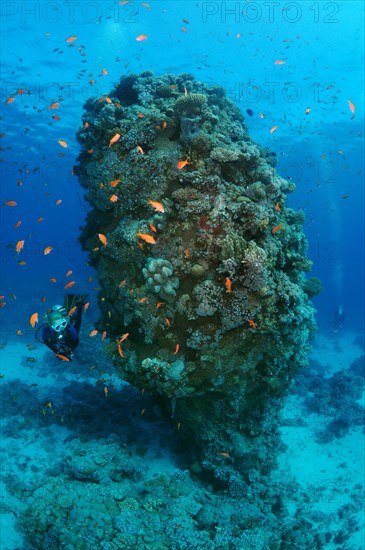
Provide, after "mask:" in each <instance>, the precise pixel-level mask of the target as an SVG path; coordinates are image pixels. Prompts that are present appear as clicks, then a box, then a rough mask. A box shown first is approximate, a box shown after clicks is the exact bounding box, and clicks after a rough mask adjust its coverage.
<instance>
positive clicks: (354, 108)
mask: <svg viewBox="0 0 365 550" xmlns="http://www.w3.org/2000/svg"><path fill="white" fill-rule="evenodd" d="M347 103H348V106H349V109H350V111H351V113H352V114H353V115H354V114H355V111H356V107H355V105H354V104H353V103H352V101H351V99H348V100H347Z"/></svg>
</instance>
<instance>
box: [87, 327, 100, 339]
mask: <svg viewBox="0 0 365 550" xmlns="http://www.w3.org/2000/svg"><path fill="white" fill-rule="evenodd" d="M97 333H98V331H97V330H96V328H94V330H92V331H91V332H90V334H89V336H91V337H92V338H93V337H94V336H96V335H97Z"/></svg>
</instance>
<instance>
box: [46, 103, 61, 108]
mask: <svg viewBox="0 0 365 550" xmlns="http://www.w3.org/2000/svg"><path fill="white" fill-rule="evenodd" d="M59 106H60V104H59V103H58V101H56V102H55V103H52V104H51V105H49V106H48V109H58V107H59Z"/></svg>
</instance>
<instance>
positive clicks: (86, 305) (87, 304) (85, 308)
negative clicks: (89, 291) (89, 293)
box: [84, 302, 90, 312]
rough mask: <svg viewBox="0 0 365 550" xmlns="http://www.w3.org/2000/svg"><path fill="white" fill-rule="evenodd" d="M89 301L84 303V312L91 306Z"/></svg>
mask: <svg viewBox="0 0 365 550" xmlns="http://www.w3.org/2000/svg"><path fill="white" fill-rule="evenodd" d="M89 305H90V304H89V302H86V304H84V312H85V311H86V310H87V309H88V308H89Z"/></svg>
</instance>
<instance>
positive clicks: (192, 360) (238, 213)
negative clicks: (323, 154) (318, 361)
mask: <svg viewBox="0 0 365 550" xmlns="http://www.w3.org/2000/svg"><path fill="white" fill-rule="evenodd" d="M83 122H84V124H83V128H82V129H80V130H79V131H78V133H77V138H78V141H79V143H80V145H81V153H80V155H79V159H78V161H79V164H78V166H77V167H76V168H75V172H76V174H77V175H78V177H79V180H80V183H81V185H82V186H83V187H84V188H85V189H86V191H87V192H86V200H87V201H88V202H89V203H90V204H91V206H92V210H91V211H90V212H89V214H88V216H87V221H86V225H85V226H84V228H83V230H82V235H81V242H82V244H83V246H84V248H85V249H86V250H88V251H90V258H91V263H92V265H93V266H94V267H95V269H96V270H97V274H98V279H99V283H100V287H101V290H100V292H99V306H100V311H101V319H100V322H99V325H100V328H101V329H102V330H107V333H108V337H109V338H110V343H109V344H108V347H107V350H108V353H109V355H110V357H111V359H112V360H113V362H114V364H115V366H116V368H117V370H118V372H119V374H120V376H121V377H122V378H124V379H125V380H127V381H128V382H130V383H131V384H133V385H134V386H136V387H138V388H140V389H143V388H144V389H145V390H146V391H149V392H151V393H153V394H155V395H158V396H160V399H161V401H162V402H165V403H166V405H167V404H168V405H169V409H170V414H172V416H173V417H174V421H175V422H176V424H177V425H179V428H180V435H181V437H182V438H183V437H184V436H186V437H187V440H190V442H191V438H192V437H193V438H194V441H195V442H196V443H198V447H199V449H200V451H201V454H200V457H201V459H202V462H201V467H202V468H203V469H206V470H208V471H210V472H213V473H214V476H215V477H216V478H218V477H219V478H220V479H223V480H224V479H225V480H227V478H228V476H229V472H230V471H231V470H232V469H233V468H238V469H240V470H241V473H242V475H244V471H245V468H249V466H247V463H246V464H245V465H244V464H243V463H244V460H243V459H244V457H247V455H248V454H250V455H252V453H253V454H255V446H256V451H257V449H258V448H259V446H260V444H261V446H264V447H265V449H261V457H260V459H257V460H256V461H255V463H258V462H261V464H264V463H265V464H266V465H268V464H271V463H272V457H273V456H274V455H275V450H274V447H275V444H276V443H275V441H276V439H275V437H274V436H273V435H272V434H273V432H274V431H275V430H274V426H275V422H273V421H271V424H270V422H269V420H268V415H269V416H270V415H271V416H270V418H271V419H272V418H275V416H276V414H277V412H278V410H279V405H278V403H279V398H280V397H282V396H283V395H284V394H285V392H286V390H287V388H288V385H289V383H290V381H291V378H292V376H293V374H294V373H295V372H296V371H297V370H298V369H299V368H301V367H303V366H305V365H306V361H307V359H306V356H307V352H308V349H309V345H308V343H309V338H310V334H311V333H312V332H313V331H314V330H315V323H314V309H313V306H312V304H311V302H310V299H309V298H310V297H311V296H313V292H314V290H315V288H319V285H317V287H316V285H315V284H314V283H308V281H307V279H306V277H305V272H306V271H308V270H309V269H310V261H309V260H308V258H307V257H306V251H307V243H306V239H305V236H304V234H303V231H302V223H303V221H304V220H303V217H302V214H300V215H299V214H298V213H297V212H294V211H293V210H292V209H290V208H289V207H287V206H286V204H285V202H286V196H287V194H288V193H289V192H292V191H293V190H294V185H293V183H292V182H288V181H286V180H285V179H283V178H281V177H280V176H279V175H278V174H277V173H276V171H275V157H274V155H273V154H272V153H271V152H270V151H268V150H267V149H265V148H263V147H260V146H259V145H258V144H257V143H254V142H253V140H252V139H251V138H250V136H249V135H248V132H247V128H246V126H245V123H244V117H243V115H242V113H241V111H240V110H239V109H238V107H237V106H236V105H235V104H234V103H233V102H232V101H230V100H229V99H228V98H227V97H225V94H224V91H223V90H222V89H221V88H220V87H218V86H208V85H205V84H203V83H201V82H197V81H196V80H195V79H194V77H193V76H192V75H190V74H181V75H179V76H176V75H173V74H166V75H163V76H160V77H155V76H153V74H152V73H150V72H144V73H142V74H141V75H136V74H131V75H129V76H126V77H122V78H121V80H120V82H119V83H118V85H117V86H116V87H115V89H113V90H111V91H110V93H109V94H108V100H107V101H106V98H100V99H89V100H88V101H87V102H86V104H85V114H84V116H83ZM86 122H87V123H88V125H85V123H86ZM116 134H119V135H120V138H119V139H118V141H116V142H115V143H113V144H111V145H110V143H111V140H112V138H113V136H115V135H116ZM181 160H188V163H187V164H186V166H184V167H183V168H182V169H178V168H177V163H178V162H179V161H181ZM111 182H112V183H111ZM150 200H153V201H159V202H161V203H162V204H163V206H164V212H156V211H155V210H154V209H153V208H152V207H151V205H150V204H149V201H150ZM277 226H279V230H277V231H276V232H273V231H272V230H273V228H274V227H277ZM100 232H101V233H103V234H104V235H106V237H107V241H108V244H107V245H106V246H103V247H101V246H100V242H99V240H98V233H100ZM137 234H142V235H149V236H150V237H153V240H151V239H150V242H146V238H145V239H144V240H143V239H141V238H139V237H138V235H137ZM154 241H155V242H154ZM227 279H229V281H230V284H231V288H227V285H226V281H227ZM124 333H129V336H128V338H127V339H126V340H125V341H123V343H122V344H121V348H119V351H118V342H119V341H120V338H121V335H122V334H124ZM120 352H121V353H120ZM263 432H267V434H268V433H270V434H271V436H269V435H266V437H267V441H266V443H265V444H263V443H262V441H259V439H258V440H257V441H256V444H255V441H254V439H255V438H257V437H258V436H259V435H262V434H263ZM270 438H271V439H270ZM222 451H224V453H226V455H227V457H228V459H229V460H228V461H227V460H225V462H224V465H222V461H224V457H225V455H222V454H221V453H222ZM227 457H226V458H227ZM239 464H241V465H240V466H239ZM218 472H219V473H218Z"/></svg>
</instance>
